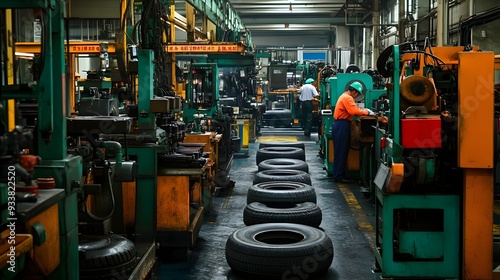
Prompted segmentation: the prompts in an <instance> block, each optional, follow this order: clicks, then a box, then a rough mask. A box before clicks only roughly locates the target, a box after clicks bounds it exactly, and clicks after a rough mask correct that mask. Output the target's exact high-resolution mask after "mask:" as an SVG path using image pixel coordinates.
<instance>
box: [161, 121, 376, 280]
mask: <svg viewBox="0 0 500 280" xmlns="http://www.w3.org/2000/svg"><path fill="white" fill-rule="evenodd" d="M273 141H285V142H287V141H303V142H304V143H305V145H306V162H307V163H308V164H309V170H310V172H309V173H310V175H311V179H312V185H313V187H314V188H315V190H316V194H317V197H318V202H317V204H318V206H319V207H320V208H321V210H322V213H323V220H322V223H321V226H320V227H321V228H322V229H323V230H324V231H325V232H326V233H327V235H328V236H329V237H330V238H331V240H332V241H333V245H334V250H335V253H334V260H333V263H332V265H331V267H330V269H329V270H328V272H327V274H326V275H324V276H323V277H321V278H319V279H349V280H357V279H363V280H364V279H379V277H380V274H378V273H374V272H373V271H372V269H373V268H374V255H373V249H372V248H373V243H374V233H375V231H374V228H373V224H374V205H373V203H372V201H371V199H370V198H367V197H365V196H364V195H363V194H362V193H361V191H360V188H359V187H358V186H357V185H356V184H353V185H337V184H335V183H333V181H332V178H331V177H328V176H327V175H326V172H325V171H324V170H323V163H322V159H321V158H320V157H319V156H318V154H319V144H318V143H317V142H316V141H317V134H312V135H311V137H310V138H309V137H308V138H306V137H304V136H303V132H302V131H301V130H300V129H297V128H292V129H272V130H271V129H263V131H262V136H261V137H259V139H257V143H252V144H251V145H250V151H249V157H243V158H235V160H234V165H233V167H232V169H231V172H230V176H231V179H232V180H234V181H235V182H236V184H235V187H234V189H232V190H229V191H227V192H223V193H220V194H219V195H218V196H216V197H213V210H212V211H211V212H209V213H208V214H207V215H206V216H205V218H204V224H203V226H202V228H201V231H200V234H199V238H198V240H197V244H196V246H195V247H194V248H193V249H192V251H191V252H190V256H189V258H188V260H187V261H183V262H167V261H162V260H161V259H160V260H159V263H158V266H157V267H156V268H155V269H154V271H153V273H152V274H153V275H152V279H176V280H183V279H196V280H202V279H210V280H215V279H242V278H241V276H239V275H235V274H234V273H233V272H231V269H230V267H229V266H228V264H227V262H226V259H225V244H226V240H227V239H228V237H229V235H230V234H231V233H232V232H233V231H235V230H236V229H239V228H242V227H244V226H245V225H244V223H243V209H244V208H245V206H246V194H247V190H248V188H249V187H250V186H251V185H252V180H253V175H254V174H255V172H257V166H256V164H255V154H256V151H257V149H258V145H259V143H258V142H273ZM294 279H298V278H294Z"/></svg>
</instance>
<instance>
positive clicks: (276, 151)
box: [255, 147, 306, 165]
mask: <svg viewBox="0 0 500 280" xmlns="http://www.w3.org/2000/svg"><path fill="white" fill-rule="evenodd" d="M272 158H294V159H300V160H303V161H306V153H305V152H304V150H302V149H301V148H296V147H266V148H262V149H259V150H258V151H257V155H256V156H255V161H256V163H257V165H259V163H261V162H262V161H264V160H266V159H272Z"/></svg>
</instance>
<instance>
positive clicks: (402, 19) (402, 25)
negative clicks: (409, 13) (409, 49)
mask: <svg viewBox="0 0 500 280" xmlns="http://www.w3.org/2000/svg"><path fill="white" fill-rule="evenodd" d="M405 7H406V6H405V0H399V21H398V31H399V43H403V42H404V41H405V39H406V34H405V31H406V30H405V29H406V11H405Z"/></svg>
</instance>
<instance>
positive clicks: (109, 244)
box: [78, 234, 137, 279]
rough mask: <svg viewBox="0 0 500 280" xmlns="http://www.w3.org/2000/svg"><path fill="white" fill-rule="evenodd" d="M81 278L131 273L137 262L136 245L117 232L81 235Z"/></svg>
mask: <svg viewBox="0 0 500 280" xmlns="http://www.w3.org/2000/svg"><path fill="white" fill-rule="evenodd" d="M78 253H79V263H80V279H116V277H123V276H124V275H127V276H128V275H130V274H131V273H132V271H133V270H134V268H135V264H136V262H137V259H136V255H137V253H136V250H135V245H134V243H132V241H130V240H128V239H126V238H125V237H122V236H120V235H117V234H106V235H81V236H80V237H79V242H78Z"/></svg>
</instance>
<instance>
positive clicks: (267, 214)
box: [243, 202, 322, 227]
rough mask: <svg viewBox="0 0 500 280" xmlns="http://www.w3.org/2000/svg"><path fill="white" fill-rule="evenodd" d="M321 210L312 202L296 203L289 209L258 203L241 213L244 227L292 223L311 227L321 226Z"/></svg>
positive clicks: (250, 205) (251, 204) (248, 206)
mask: <svg viewBox="0 0 500 280" xmlns="http://www.w3.org/2000/svg"><path fill="white" fill-rule="evenodd" d="M321 219H322V213H321V209H320V208H319V207H318V205H316V204H315V203H312V202H304V203H298V204H295V205H293V206H291V207H269V206H267V205H265V204H263V203H260V202H253V203H250V204H248V205H247V206H246V207H245V210H244V211H243V222H244V223H245V225H247V226H250V225H256V224H264V223H293V224H301V225H306V226H311V227H319V225H320V224H321Z"/></svg>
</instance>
